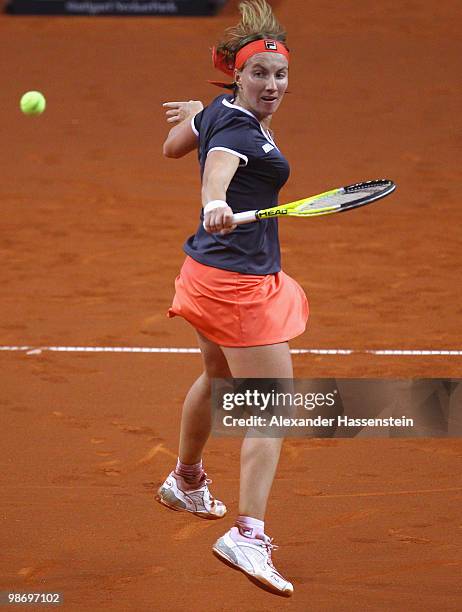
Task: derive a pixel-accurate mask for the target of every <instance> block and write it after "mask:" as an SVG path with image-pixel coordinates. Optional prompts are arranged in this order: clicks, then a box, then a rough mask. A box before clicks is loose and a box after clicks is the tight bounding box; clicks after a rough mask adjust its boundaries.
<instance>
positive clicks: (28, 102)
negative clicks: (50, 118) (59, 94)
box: [19, 91, 47, 115]
mask: <svg viewBox="0 0 462 612" xmlns="http://www.w3.org/2000/svg"><path fill="white" fill-rule="evenodd" d="M46 105H47V102H46V100H45V96H44V95H43V94H41V93H40V92H39V91H28V92H26V93H25V94H24V95H23V96H22V98H21V101H20V103H19V106H20V108H21V110H22V112H23V113H24V114H25V115H41V114H42V113H43V111H44V110H45V107H46Z"/></svg>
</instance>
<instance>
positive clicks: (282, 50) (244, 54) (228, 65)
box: [212, 39, 289, 76]
mask: <svg viewBox="0 0 462 612" xmlns="http://www.w3.org/2000/svg"><path fill="white" fill-rule="evenodd" d="M257 53H279V54H280V55H283V56H284V57H286V58H287V61H289V52H288V50H287V49H286V47H285V46H284V44H283V43H282V42H280V41H277V40H272V39H266V40H254V41H253V42H251V43H249V44H247V45H245V46H244V47H242V49H239V51H238V52H237V53H236V58H235V60H234V62H233V60H230V59H229V58H226V57H225V56H224V55H223V54H222V53H218V52H217V50H216V48H215V47H213V49H212V59H213V65H214V66H215V68H218V70H221V71H222V72H224V73H225V74H227V75H229V76H234V69H237V70H241V68H242V66H243V65H244V64H245V63H246V61H247V60H248V59H250V58H251V57H252V56H253V55H256V54H257Z"/></svg>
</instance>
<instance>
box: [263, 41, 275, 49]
mask: <svg viewBox="0 0 462 612" xmlns="http://www.w3.org/2000/svg"><path fill="white" fill-rule="evenodd" d="M265 47H266V48H267V49H268V51H277V50H278V46H277V43H275V42H274V40H265Z"/></svg>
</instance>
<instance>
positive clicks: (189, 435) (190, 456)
mask: <svg viewBox="0 0 462 612" xmlns="http://www.w3.org/2000/svg"><path fill="white" fill-rule="evenodd" d="M197 336H198V340H199V348H200V350H201V355H202V361H203V364H204V372H203V373H202V374H201V375H200V376H199V378H198V379H197V380H196V381H195V383H194V384H193V385H192V387H191V388H190V390H189V392H188V394H187V396H186V399H185V401H184V404H183V412H182V415H181V429H180V444H179V452H178V456H179V459H180V461H181V462H182V463H185V464H195V463H198V462H199V461H200V460H201V457H202V451H203V449H204V446H205V444H206V442H207V440H208V438H209V435H210V429H211V423H212V415H211V406H210V380H211V379H212V378H231V372H230V370H229V368H228V364H227V362H226V358H225V356H224V354H223V351H222V349H221V348H220V347H219V346H218V345H216V344H214V343H213V342H211V341H210V340H207V338H204V336H202V335H201V334H199V333H198V332H197Z"/></svg>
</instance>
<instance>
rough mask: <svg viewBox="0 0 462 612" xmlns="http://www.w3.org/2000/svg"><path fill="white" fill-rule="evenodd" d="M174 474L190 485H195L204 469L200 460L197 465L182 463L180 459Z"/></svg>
mask: <svg viewBox="0 0 462 612" xmlns="http://www.w3.org/2000/svg"><path fill="white" fill-rule="evenodd" d="M175 474H178V476H181V478H183V480H184V481H185V482H186V483H187V484H190V485H195V484H197V483H198V482H199V480H200V479H201V478H202V476H203V474H204V468H203V467H202V460H201V461H199V463H193V464H188V463H182V462H181V461H180V459H178V461H177V464H176V468H175Z"/></svg>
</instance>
